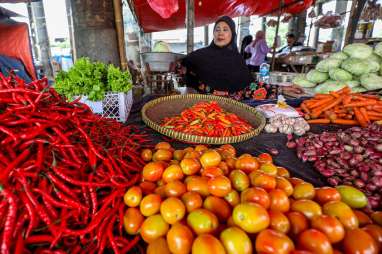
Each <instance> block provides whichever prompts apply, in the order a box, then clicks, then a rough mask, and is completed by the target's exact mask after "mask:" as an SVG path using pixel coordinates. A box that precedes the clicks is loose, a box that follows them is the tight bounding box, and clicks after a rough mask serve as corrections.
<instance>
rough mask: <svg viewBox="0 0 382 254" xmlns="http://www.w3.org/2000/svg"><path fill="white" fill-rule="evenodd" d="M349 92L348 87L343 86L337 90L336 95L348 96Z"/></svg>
mask: <svg viewBox="0 0 382 254" xmlns="http://www.w3.org/2000/svg"><path fill="white" fill-rule="evenodd" d="M350 92H351V89H350V87H348V86H345V87H344V88H342V89H340V90H338V91H337V92H336V93H337V94H348V93H350Z"/></svg>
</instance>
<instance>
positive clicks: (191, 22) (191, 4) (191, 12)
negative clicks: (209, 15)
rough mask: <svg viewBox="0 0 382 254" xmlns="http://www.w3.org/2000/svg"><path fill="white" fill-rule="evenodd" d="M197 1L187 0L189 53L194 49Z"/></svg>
mask: <svg viewBox="0 0 382 254" xmlns="http://www.w3.org/2000/svg"><path fill="white" fill-rule="evenodd" d="M194 27H195V1H194V0H186V29H187V54H189V53H191V52H192V51H193V50H194Z"/></svg>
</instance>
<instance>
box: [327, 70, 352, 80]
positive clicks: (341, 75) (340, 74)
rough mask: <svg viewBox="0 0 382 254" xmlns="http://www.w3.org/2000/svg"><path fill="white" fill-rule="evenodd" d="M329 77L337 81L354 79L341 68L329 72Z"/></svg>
mask: <svg viewBox="0 0 382 254" xmlns="http://www.w3.org/2000/svg"><path fill="white" fill-rule="evenodd" d="M329 76H330V78H331V79H333V80H337V81H349V80H352V78H353V77H352V75H351V74H350V73H349V72H347V71H345V70H342V69H341V68H334V69H331V70H329Z"/></svg>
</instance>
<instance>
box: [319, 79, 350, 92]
mask: <svg viewBox="0 0 382 254" xmlns="http://www.w3.org/2000/svg"><path fill="white" fill-rule="evenodd" d="M346 86H347V85H346V84H345V83H342V82H339V81H334V80H327V81H326V82H324V83H322V84H320V85H318V86H316V87H315V88H314V92H315V93H324V94H327V93H329V92H334V91H338V90H340V89H342V88H344V87H346Z"/></svg>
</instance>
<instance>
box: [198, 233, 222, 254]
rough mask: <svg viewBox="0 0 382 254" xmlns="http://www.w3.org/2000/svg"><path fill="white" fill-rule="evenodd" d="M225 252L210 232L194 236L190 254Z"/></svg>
mask: <svg viewBox="0 0 382 254" xmlns="http://www.w3.org/2000/svg"><path fill="white" fill-rule="evenodd" d="M201 253H203V254H225V253H226V252H225V250H224V247H223V245H222V244H221V242H220V241H219V240H218V239H216V238H215V237H214V236H212V235H210V234H202V235H199V236H198V237H196V239H195V241H194V243H193V244H192V254H201Z"/></svg>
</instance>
